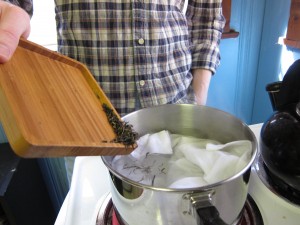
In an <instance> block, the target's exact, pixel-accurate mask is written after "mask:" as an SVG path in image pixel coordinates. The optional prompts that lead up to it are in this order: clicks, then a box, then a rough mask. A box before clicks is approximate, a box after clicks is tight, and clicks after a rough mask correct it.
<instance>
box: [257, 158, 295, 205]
mask: <svg viewBox="0 0 300 225" xmlns="http://www.w3.org/2000/svg"><path fill="white" fill-rule="evenodd" d="M254 167H255V170H256V172H257V174H258V177H259V178H260V179H261V181H262V182H263V183H264V185H265V186H266V187H267V188H268V189H269V190H270V191H272V192H273V193H274V194H275V195H277V196H279V197H280V198H282V199H284V200H285V201H287V202H288V203H292V204H294V205H297V206H299V205H300V193H299V191H297V190H296V189H294V188H292V187H291V186H290V185H288V184H286V183H285V182H284V181H283V180H281V179H279V178H278V177H276V176H274V175H273V174H272V173H271V172H270V171H269V169H268V168H267V166H266V165H265V163H264V161H263V159H262V156H261V155H258V158H257V160H256V162H255V163H254Z"/></svg>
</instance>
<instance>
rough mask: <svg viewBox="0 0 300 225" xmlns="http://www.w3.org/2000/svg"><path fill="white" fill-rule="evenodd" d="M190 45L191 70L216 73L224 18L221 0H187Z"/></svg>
mask: <svg viewBox="0 0 300 225" xmlns="http://www.w3.org/2000/svg"><path fill="white" fill-rule="evenodd" d="M186 17H187V21H188V27H189V35H190V37H189V38H190V41H191V43H192V48H191V50H192V69H196V68H204V69H208V70H211V71H212V72H213V73H215V72H216V69H217V67H218V66H219V64H220V50H219V43H220V40H221V36H222V32H223V28H224V25H225V18H224V16H223V14H222V0H189V2H188V7H187V11H186Z"/></svg>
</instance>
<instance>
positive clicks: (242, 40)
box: [207, 0, 265, 124]
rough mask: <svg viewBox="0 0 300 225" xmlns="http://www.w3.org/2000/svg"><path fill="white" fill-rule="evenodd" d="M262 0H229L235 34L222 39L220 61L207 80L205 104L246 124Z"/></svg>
mask: <svg viewBox="0 0 300 225" xmlns="http://www.w3.org/2000/svg"><path fill="white" fill-rule="evenodd" d="M264 11H265V0H248V1H240V0H233V1H232V15H231V28H233V29H234V30H236V31H238V32H239V33H240V34H239V37H238V38H232V39H222V41H221V57H222V60H221V65H220V67H219V69H218V71H217V73H216V74H215V76H214V77H213V79H212V81H211V86H210V90H209V95H208V101H207V105H209V106H212V107H215V108H218V109H221V110H224V111H226V112H229V113H231V114H233V115H235V116H237V117H238V118H240V119H241V120H243V121H244V122H246V123H248V124H250V123H251V119H252V108H253V102H254V92H255V86H256V74H257V70H258V58H259V53H260V45H261V36H262V29H263V20H264Z"/></svg>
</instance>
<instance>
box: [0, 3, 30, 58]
mask: <svg viewBox="0 0 300 225" xmlns="http://www.w3.org/2000/svg"><path fill="white" fill-rule="evenodd" d="M29 34H30V15H29V14H28V13H27V12H26V11H25V10H23V9H22V8H20V7H18V6H16V5H14V4H11V3H8V2H6V1H2V0H0V63H4V62H7V61H8V60H9V59H10V58H11V56H12V55H13V53H14V51H15V50H16V48H17V46H18V43H19V39H20V37H23V38H28V36H29Z"/></svg>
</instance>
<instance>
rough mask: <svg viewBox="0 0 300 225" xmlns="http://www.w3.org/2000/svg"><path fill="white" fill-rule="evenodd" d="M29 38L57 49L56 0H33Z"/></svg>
mask: <svg viewBox="0 0 300 225" xmlns="http://www.w3.org/2000/svg"><path fill="white" fill-rule="evenodd" d="M28 39H29V40H30V41H33V42H35V43H37V44H40V45H43V46H45V47H47V48H50V49H52V50H56V49H57V38H56V23H55V12H54V0H42V1H41V0H33V16H32V18H31V33H30V36H29V38H28Z"/></svg>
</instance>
